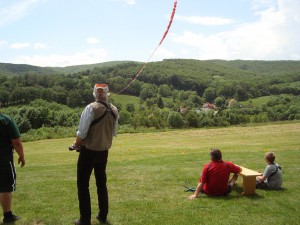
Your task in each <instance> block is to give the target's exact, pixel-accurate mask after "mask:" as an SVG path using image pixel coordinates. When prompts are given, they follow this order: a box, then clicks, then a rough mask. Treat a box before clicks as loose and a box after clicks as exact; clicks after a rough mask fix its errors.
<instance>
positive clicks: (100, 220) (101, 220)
mask: <svg viewBox="0 0 300 225" xmlns="http://www.w3.org/2000/svg"><path fill="white" fill-rule="evenodd" d="M96 218H97V220H99V222H100V223H102V224H106V222H107V215H98V216H97V217H96Z"/></svg>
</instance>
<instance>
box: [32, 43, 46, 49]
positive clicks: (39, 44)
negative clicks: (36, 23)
mask: <svg viewBox="0 0 300 225" xmlns="http://www.w3.org/2000/svg"><path fill="white" fill-rule="evenodd" d="M33 48H35V49H47V48H48V46H47V45H46V44H44V43H35V44H34V45H33Z"/></svg>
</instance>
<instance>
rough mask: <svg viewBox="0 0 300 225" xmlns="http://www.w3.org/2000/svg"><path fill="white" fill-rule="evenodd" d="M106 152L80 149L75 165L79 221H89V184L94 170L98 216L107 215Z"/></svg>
mask: <svg viewBox="0 0 300 225" xmlns="http://www.w3.org/2000/svg"><path fill="white" fill-rule="evenodd" d="M107 157H108V150H107V151H99V152H98V151H92V150H88V149H85V148H82V149H81V151H80V153H79V157H78V163H77V189H78V200H79V210H80V220H81V221H82V222H89V221H90V220H91V198H90V190H89V182H90V177H91V173H92V171H93V169H94V174H95V178H96V185H97V194H98V205H99V215H105V216H106V215H107V214H108V192H107V186H106V180H107V179H106V164H107Z"/></svg>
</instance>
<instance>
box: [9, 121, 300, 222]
mask: <svg viewBox="0 0 300 225" xmlns="http://www.w3.org/2000/svg"><path fill="white" fill-rule="evenodd" d="M299 137H300V124H299V123H292V124H274V125H265V126H251V127H230V128H217V129H197V130H183V131H170V132H160V133H144V134H122V135H119V136H118V138H116V139H115V140H114V144H113V148H112V149H111V150H110V155H109V163H108V167H107V174H108V188H109V195H110V214H109V217H108V218H109V221H110V222H111V224H121V225H123V224H125V225H127V224H128V225H132V224H137V225H139V224H153V225H154V224H157V225H160V224H178V225H179V224H195V225H198V224H226V225H227V224H272V225H273V224H297V223H298V222H299V219H300V216H299V215H300V203H299V200H300V199H299V196H300V184H299V178H300V176H299V172H300V171H299V168H300V167H299V163H300V151H299V150H300V147H299V146H300V138H299ZM71 143H73V139H72V138H68V139H58V140H43V141H37V142H27V143H24V145H25V150H26V158H27V165H26V166H25V167H24V168H19V167H18V168H17V172H18V186H17V191H16V192H15V193H14V200H13V201H14V202H13V203H14V207H13V208H14V212H15V213H16V214H18V215H20V216H21V217H22V219H21V220H20V221H19V222H17V223H16V224H17V225H18V224H20V225H21V224H22V225H23V224H24V225H25V224H28V225H31V224H48V225H56V224H57V225H65V224H71V223H72V221H73V220H74V219H76V218H78V217H79V212H78V202H77V190H76V163H77V157H78V154H77V153H75V152H69V151H68V150H67V147H68V146H69V145H70V144H71ZM212 147H218V148H220V149H221V150H222V151H223V158H224V160H230V161H233V162H234V163H236V164H240V165H243V166H245V167H248V168H251V169H254V170H258V169H260V170H263V169H264V167H265V165H264V160H263V155H264V149H267V150H273V151H275V153H276V155H277V162H278V163H280V164H281V165H282V167H283V176H284V188H285V189H284V190H283V191H279V192H278V191H277V192H276V191H261V190H258V191H257V195H255V196H252V197H246V196H241V195H240V193H241V192H242V189H241V182H242V181H241V179H239V180H238V185H237V186H236V188H235V189H234V191H233V192H232V193H231V194H230V196H228V197H221V198H210V197H205V196H204V197H201V198H197V199H195V200H194V201H189V200H187V196H188V195H189V194H190V193H186V192H184V190H185V188H184V187H183V183H191V184H192V185H194V186H195V185H196V183H197V180H198V177H199V173H200V172H201V170H202V167H203V165H204V164H205V163H207V162H208V160H209V157H208V152H209V149H210V148H212ZM94 183H95V182H94V178H93V177H92V179H91V195H92V210H93V218H92V222H93V224H98V223H97V221H96V219H95V216H96V215H97V200H96V190H95V184H94Z"/></svg>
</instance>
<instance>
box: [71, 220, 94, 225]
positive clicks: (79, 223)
mask: <svg viewBox="0 0 300 225" xmlns="http://www.w3.org/2000/svg"><path fill="white" fill-rule="evenodd" d="M73 223H74V224H75V225H91V222H82V221H81V220H74V222H73Z"/></svg>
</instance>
